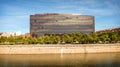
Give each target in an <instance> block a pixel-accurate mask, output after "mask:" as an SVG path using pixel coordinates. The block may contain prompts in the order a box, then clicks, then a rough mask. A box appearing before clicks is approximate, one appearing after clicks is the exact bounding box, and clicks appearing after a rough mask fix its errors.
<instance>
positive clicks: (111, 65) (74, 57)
mask: <svg viewBox="0 0 120 67" xmlns="http://www.w3.org/2000/svg"><path fill="white" fill-rule="evenodd" d="M0 67H120V53H98V54H40V55H0Z"/></svg>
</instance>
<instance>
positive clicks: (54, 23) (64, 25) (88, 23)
mask: <svg viewBox="0 0 120 67" xmlns="http://www.w3.org/2000/svg"><path fill="white" fill-rule="evenodd" d="M73 32H74V33H77V32H81V33H92V32H94V16H88V15H72V14H35V15H31V16H30V34H31V35H32V36H34V35H35V36H40V35H44V34H53V33H54V34H65V33H73Z"/></svg>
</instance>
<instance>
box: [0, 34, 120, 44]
mask: <svg viewBox="0 0 120 67" xmlns="http://www.w3.org/2000/svg"><path fill="white" fill-rule="evenodd" d="M97 43H100V44H105V43H120V35H118V33H117V32H104V33H92V34H83V33H80V32H79V33H71V34H63V35H61V36H60V35H56V34H51V35H44V36H40V37H31V36H30V37H25V36H10V37H3V36H0V44H2V45H3V44H11V45H14V44H97Z"/></svg>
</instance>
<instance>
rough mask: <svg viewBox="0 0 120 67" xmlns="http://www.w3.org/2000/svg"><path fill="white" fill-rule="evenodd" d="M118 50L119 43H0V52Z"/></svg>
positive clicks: (41, 52) (42, 52)
mask: <svg viewBox="0 0 120 67" xmlns="http://www.w3.org/2000/svg"><path fill="white" fill-rule="evenodd" d="M103 52H120V44H104V45H102V44H89V45H85V44H84V45H83V44H72V45H70V44H66V45H60V44H56V45H52V44H51V45H48V44H46V45H0V54H46V53H47V54H48V53H50V54H51V53H61V54H62V53H103Z"/></svg>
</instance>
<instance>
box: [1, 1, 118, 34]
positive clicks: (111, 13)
mask: <svg viewBox="0 0 120 67" xmlns="http://www.w3.org/2000/svg"><path fill="white" fill-rule="evenodd" d="M44 13H68V14H82V15H93V16H94V17H95V31H98V30H103V29H107V28H116V27H120V0H0V32H16V31H21V32H22V33H28V32H29V29H30V15H32V14H44Z"/></svg>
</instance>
